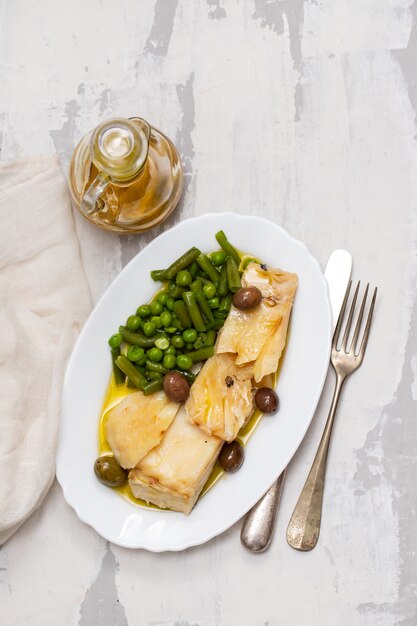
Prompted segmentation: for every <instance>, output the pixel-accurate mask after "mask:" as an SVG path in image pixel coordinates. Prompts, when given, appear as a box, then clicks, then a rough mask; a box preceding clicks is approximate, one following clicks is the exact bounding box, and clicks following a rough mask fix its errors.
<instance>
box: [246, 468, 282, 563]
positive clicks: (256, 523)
mask: <svg viewBox="0 0 417 626" xmlns="http://www.w3.org/2000/svg"><path fill="white" fill-rule="evenodd" d="M284 479H285V470H284V471H283V472H282V474H281V476H279V478H278V479H277V480H276V481H275V482H274V484H273V485H272V487H270V488H269V489H268V491H267V492H266V494H265V495H264V496H263V497H262V498H261V499H260V500H259V502H258V503H257V504H255V506H254V507H252V509H251V510H250V511H249V513H248V514H247V515H246V517H245V520H244V522H243V526H242V530H241V533H240V540H241V542H242V544H243V545H244V546H245V547H246V548H247V549H248V550H250V551H251V552H264V551H265V550H266V549H267V548H268V547H269V545H270V543H271V539H272V535H273V533H274V527H275V521H276V517H277V510H278V506H279V502H280V500H281V493H282V488H283V486H284Z"/></svg>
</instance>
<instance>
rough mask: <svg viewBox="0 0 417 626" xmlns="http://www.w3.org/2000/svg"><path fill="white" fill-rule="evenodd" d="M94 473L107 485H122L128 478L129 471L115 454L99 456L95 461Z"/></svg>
mask: <svg viewBox="0 0 417 626" xmlns="http://www.w3.org/2000/svg"><path fill="white" fill-rule="evenodd" d="M94 473H95V475H96V476H97V478H98V479H99V480H100V481H101V482H102V483H103V484H104V485H107V487H120V486H121V485H123V484H124V483H125V482H126V480H127V472H126V470H124V469H123V468H122V467H120V465H119V464H118V462H117V461H116V459H115V458H114V456H99V457H98V459H96V460H95V462H94Z"/></svg>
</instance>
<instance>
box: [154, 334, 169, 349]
mask: <svg viewBox="0 0 417 626" xmlns="http://www.w3.org/2000/svg"><path fill="white" fill-rule="evenodd" d="M155 345H156V347H157V348H159V349H160V350H166V349H167V348H169V339H167V338H166V337H159V338H158V339H156V340H155Z"/></svg>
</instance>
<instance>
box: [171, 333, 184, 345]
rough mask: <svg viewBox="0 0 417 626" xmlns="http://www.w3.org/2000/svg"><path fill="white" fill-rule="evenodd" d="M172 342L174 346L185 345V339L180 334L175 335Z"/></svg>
mask: <svg viewBox="0 0 417 626" xmlns="http://www.w3.org/2000/svg"><path fill="white" fill-rule="evenodd" d="M171 343H172V345H173V346H174V348H183V347H184V339H183V338H182V337H180V336H179V335H174V336H173V337H172V339H171Z"/></svg>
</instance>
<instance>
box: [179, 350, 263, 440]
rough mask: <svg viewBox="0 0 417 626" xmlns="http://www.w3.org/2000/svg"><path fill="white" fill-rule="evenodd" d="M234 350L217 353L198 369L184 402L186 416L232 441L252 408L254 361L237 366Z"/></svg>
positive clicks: (200, 425)
mask: <svg viewBox="0 0 417 626" xmlns="http://www.w3.org/2000/svg"><path fill="white" fill-rule="evenodd" d="M235 360H236V357H235V355H232V354H215V355H214V356H212V357H210V358H209V359H208V360H207V361H206V362H205V364H204V366H203V367H202V369H201V371H200V372H199V374H198V376H197V379H196V381H195V383H194V384H193V385H192V387H191V390H190V396H189V398H188V400H187V402H186V403H185V410H186V412H187V419H188V421H189V422H190V423H191V424H196V425H197V426H199V427H200V428H202V429H203V430H204V431H205V432H206V433H208V434H209V435H216V436H217V437H220V438H221V439H224V440H225V441H233V439H235V437H236V435H237V433H238V432H239V430H240V428H241V426H243V424H244V423H245V422H246V421H247V419H248V418H249V416H250V415H251V414H252V411H253V394H252V385H251V378H252V376H253V366H252V364H249V365H243V366H241V367H239V366H237V365H236V363H235Z"/></svg>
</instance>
